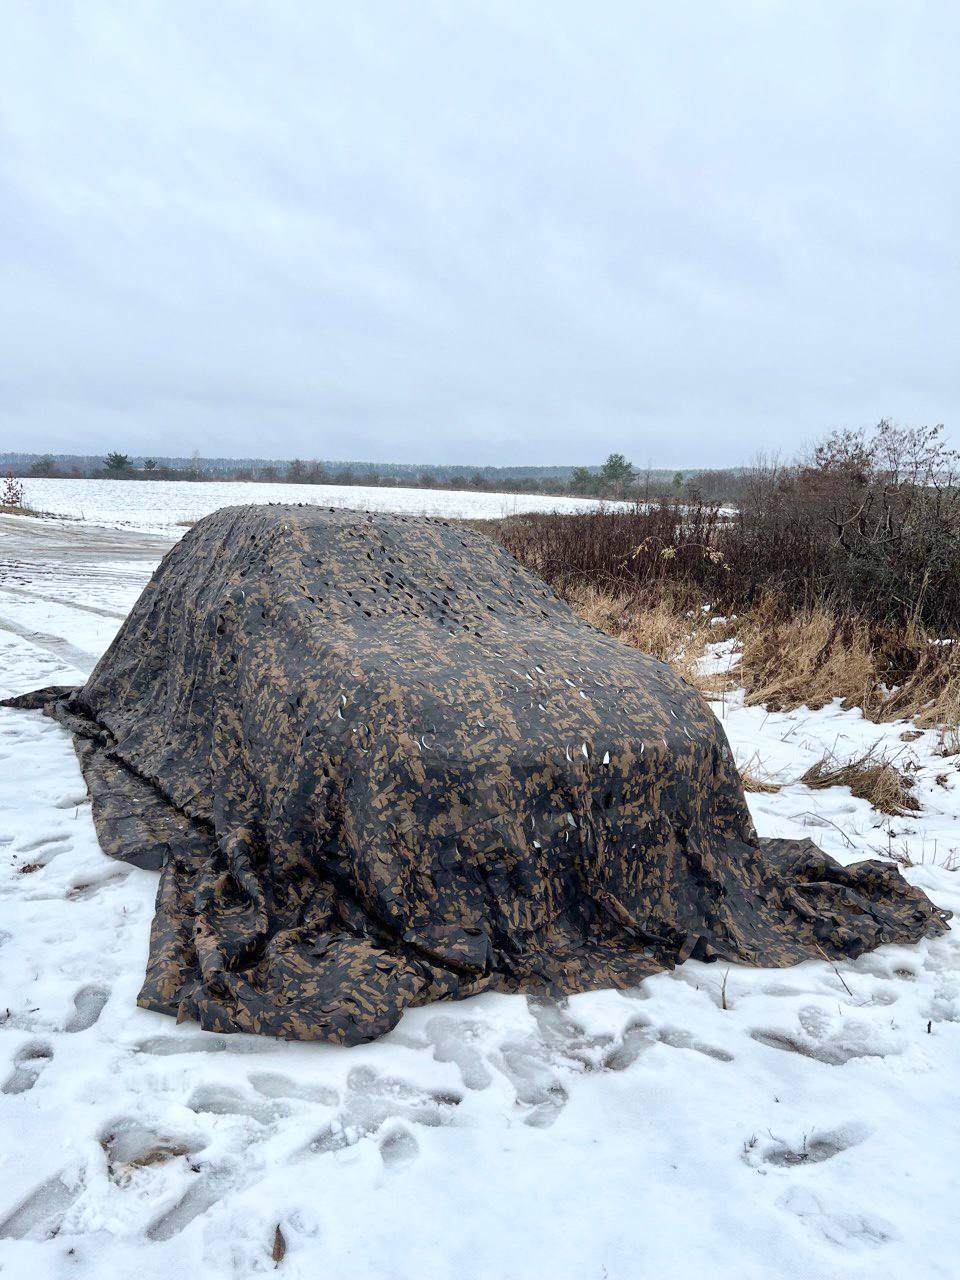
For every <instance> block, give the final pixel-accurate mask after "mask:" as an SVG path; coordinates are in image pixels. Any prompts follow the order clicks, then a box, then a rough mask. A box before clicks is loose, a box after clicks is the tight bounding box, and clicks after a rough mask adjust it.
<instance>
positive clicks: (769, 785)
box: [740, 768, 781, 795]
mask: <svg viewBox="0 0 960 1280" xmlns="http://www.w3.org/2000/svg"><path fill="white" fill-rule="evenodd" d="M740 781H741V782H742V783H743V789H744V791H757V792H760V793H761V794H762V795H772V794H773V792H775V791H779V790H780V787H781V784H780V783H779V782H772V781H771V780H770V779H769V778H761V777H760V776H759V775H758V774H756V773H754V772H753V771H752V770H751V769H747V768H744V769H741V770H740Z"/></svg>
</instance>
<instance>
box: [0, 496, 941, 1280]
mask: <svg viewBox="0 0 960 1280" xmlns="http://www.w3.org/2000/svg"><path fill="white" fill-rule="evenodd" d="M60 483H64V482H60ZM183 487H184V488H189V491H190V494H191V495H197V500H198V501H204V502H206V501H208V494H209V491H210V490H211V489H212V488H214V486H196V487H195V486H183ZM121 488H122V490H123V493H124V494H127V493H131V494H138V493H141V492H142V493H146V494H152V493H153V492H154V490H159V489H160V486H159V485H158V486H147V485H122V486H121ZM236 488H237V486H232V485H231V486H229V489H230V493H231V495H232V494H233V493H235V492H236ZM325 492H326V491H325ZM370 492H371V493H373V494H377V495H379V494H381V493H384V492H386V491H378V490H371V491H370ZM394 493H395V491H394ZM288 494H289V488H288V487H284V488H283V491H282V496H287V495H288ZM30 496H31V498H33V495H32V494H31V495H30ZM211 496H212V495H211ZM392 496H394V494H393V493H392V494H391V497H392ZM461 496H462V495H446V494H444V495H443V497H444V499H446V498H448V497H454V498H456V499H457V500H459V499H460V497H461ZM417 497H418V499H422V497H423V494H422V493H420V492H418V493H417ZM34 500H35V501H36V503H37V504H38V505H42V506H51V507H52V506H53V505H54V503H53V501H52V499H50V498H47V497H43V498H41V497H40V496H39V495H37V497H36V498H35V499H34ZM229 500H234V499H232V498H231V499H229ZM104 510H106V508H104ZM85 514H87V515H89V512H85ZM161 514H162V515H163V518H164V519H166V520H170V519H172V518H174V516H176V518H186V517H187V516H192V515H194V514H197V513H196V512H191V511H184V510H182V509H173V508H170V509H167V510H166V511H165V512H163V513H161ZM123 515H124V518H126V516H128V515H129V516H130V518H131V519H132V520H134V521H138V520H142V521H143V522H144V524H149V523H150V521H152V520H153V519H154V518H155V516H156V515H157V512H156V511H153V510H151V511H150V512H149V513H147V516H144V514H143V512H133V511H130V510H127V511H125V512H124V513H123ZM27 523H28V522H26V521H7V520H4V519H3V518H0V685H2V691H3V692H15V691H21V690H26V689H30V688H34V687H37V686H39V685H41V684H47V683H72V682H79V681H81V680H82V679H83V677H84V676H85V674H86V672H87V671H88V670H89V669H90V667H91V666H92V664H93V662H94V661H95V659H96V657H97V656H98V655H99V654H100V653H101V652H102V650H103V649H104V647H105V646H106V645H107V644H108V643H109V640H110V638H111V636H112V634H113V633H114V631H115V630H116V628H117V626H118V625H119V622H120V619H121V618H122V616H123V614H124V611H125V610H126V609H127V608H128V607H129V606H130V605H131V604H132V602H133V600H134V599H135V597H136V595H137V593H138V591H139V590H140V588H141V586H142V584H143V583H144V582H145V581H146V578H147V576H148V575H149V572H150V567H151V563H152V560H155V559H156V558H157V557H158V555H159V550H160V546H159V544H157V547H156V548H155V550H154V552H153V553H152V555H150V554H148V550H149V542H148V541H147V540H144V539H140V541H139V542H136V543H135V544H133V543H132V544H131V546H130V548H129V549H126V550H125V549H124V547H123V545H122V543H121V542H120V540H119V539H117V538H116V537H114V541H112V542H109V543H105V544H104V550H103V552H102V553H101V554H94V553H93V552H92V551H91V553H90V554H89V558H88V559H87V560H84V559H83V558H82V556H83V555H84V554H86V552H82V551H80V552H77V553H76V554H75V555H74V556H73V558H72V559H71V560H70V562H69V563H66V561H65V560H64V561H63V563H62V564H61V562H60V561H58V556H57V546H56V542H55V541H54V542H52V543H50V544H49V545H48V547H47V550H46V551H44V550H43V549H42V547H41V549H40V550H38V549H37V547H36V546H33V547H32V550H31V549H29V548H28V549H26V550H25V549H24V546H23V544H22V538H21V540H20V541H18V538H20V537H21V535H18V534H17V532H16V531H17V529H18V528H22V526H23V525H25V524H27ZM33 523H36V522H33ZM47 528H49V526H47ZM11 530H13V532H11ZM69 532H70V531H69V529H68V528H67V527H63V528H61V530H60V535H61V536H62V537H64V538H66V537H67V536H68V534H69ZM94 532H95V531H94ZM103 536H104V537H106V536H107V535H103ZM64 554H65V553H64ZM78 556H79V557H80V558H78ZM5 571H6V572H5ZM715 709H716V711H717V713H718V714H719V715H721V716H722V718H723V721H724V724H725V726H726V729H727V732H728V734H729V736H730V739H731V742H732V745H733V748H734V751H735V753H736V755H737V757H738V759H739V760H740V761H741V762H742V763H746V762H748V761H749V762H750V765H751V768H752V770H753V772H755V773H756V772H769V773H773V774H775V775H776V776H777V777H779V778H780V779H782V780H783V781H785V782H787V783H788V785H786V786H784V788H783V789H782V790H781V791H779V792H777V793H776V794H770V795H757V796H752V797H751V805H752V809H753V812H754V816H755V818H756V822H757V826H758V828H759V830H760V832H761V833H762V834H766V835H812V836H813V837H814V838H815V839H816V840H817V841H818V843H820V844H821V845H822V846H823V847H824V848H826V849H827V850H829V852H831V853H832V854H834V855H835V856H837V857H838V858H840V859H841V860H843V861H851V860H855V859H857V858H861V857H865V856H867V857H873V856H878V855H880V854H884V853H886V852H888V851H889V850H893V851H895V852H897V853H898V854H899V855H900V856H903V857H908V858H909V859H910V860H911V861H912V862H913V864H914V865H913V866H912V867H911V868H910V869H909V870H907V872H906V874H907V876H908V878H909V879H910V880H911V881H912V882H913V883H915V884H918V885H921V886H922V887H923V888H924V889H925V890H926V891H927V892H928V893H929V894H930V895H931V896H932V897H933V898H934V899H935V900H936V901H937V902H939V903H940V904H942V905H943V906H945V907H948V908H951V909H953V910H954V911H960V872H957V871H953V870H950V869H949V868H950V867H952V866H954V865H956V861H957V859H958V856H960V775H958V772H957V767H958V761H957V759H956V758H954V759H944V758H942V757H940V756H937V755H936V754H935V752H934V748H935V745H936V735H935V734H933V733H932V732H926V733H924V734H922V735H921V736H920V737H919V738H917V739H915V740H913V741H910V742H908V743H905V742H903V741H902V740H901V736H900V735H901V733H903V732H904V730H905V729H906V728H908V726H906V725H902V724H901V725H882V726H878V725H872V724H869V723H867V722H864V720H863V719H862V717H861V716H860V714H859V713H857V712H844V711H842V710H841V709H840V708H839V707H836V706H834V707H829V708H827V709H825V710H823V711H819V712H809V711H806V710H801V711H797V712H793V713H790V714H766V713H764V711H762V710H761V709H758V708H747V707H744V706H743V704H742V700H741V699H740V698H738V697H736V696H733V697H728V698H727V699H726V700H725V702H724V703H723V704H721V703H718V704H716V707H715ZM873 743H880V744H883V745H885V746H887V747H889V748H890V749H896V750H900V751H902V752H903V754H902V756H901V758H900V763H901V764H903V763H905V762H906V761H907V760H911V761H914V762H915V763H916V774H915V777H916V780H917V782H916V795H917V797H918V799H919V800H920V802H921V805H922V809H921V812H920V813H919V814H917V815H916V816H911V817H908V818H894V819H890V818H884V817H882V816H881V815H880V814H878V813H877V812H875V811H874V810H872V809H871V808H870V806H869V805H868V804H867V803H866V802H864V801H861V800H856V799H853V798H851V796H850V794H849V792H848V791H846V790H845V789H840V788H837V789H833V790H830V791H816V792H815V791H811V790H809V789H808V788H806V787H805V786H803V785H801V784H799V783H797V782H795V781H793V780H794V779H796V778H797V777H798V776H799V775H800V774H801V773H802V772H803V771H804V770H805V769H806V768H807V766H808V765H809V764H811V763H812V762H813V761H814V760H815V759H816V758H818V757H819V756H820V755H821V754H822V752H823V751H824V750H825V749H829V750H830V751H832V752H833V753H834V754H835V755H838V756H841V757H842V756H845V755H848V754H849V755H852V754H856V753H858V752H860V751H862V750H863V748H864V746H866V745H869V744H873ZM156 880H157V877H156V874H155V873H150V872H145V871H139V870H136V869H134V868H131V867H128V866H126V865H123V864H120V863H117V862H113V861H111V860H109V859H108V858H106V857H105V856H104V855H103V854H102V853H101V852H100V850H99V848H98V845H97V841H96V837H95V834H94V829H93V825H92V823H91V819H90V808H89V804H88V803H87V800H86V793H85V789H84V786H83V783H82V780H81V776H80V773H79V770H78V767H77V764H76V761H75V759H74V755H73V750H72V747H71V744H70V740H69V738H68V736H67V734H66V733H65V732H64V731H63V730H61V729H60V728H59V727H58V726H57V725H56V724H54V723H53V722H51V721H49V720H46V719H44V718H43V717H42V716H40V715H39V714H36V713H28V712H15V711H10V710H2V711H0V1024H2V1025H0V1090H2V1095H0V1132H2V1134H3V1142H2V1143H0V1273H2V1274H3V1275H4V1276H10V1277H13V1278H15V1280H21V1278H24V1280H26V1278H29V1280H43V1278H44V1277H68V1276H69V1277H96V1278H97V1280H101V1278H102V1280H106V1278H107V1277H115V1276H116V1277H128V1276H136V1277H137V1280H151V1278H153V1277H156V1278H157V1280H169V1278H170V1277H172V1276H184V1275H196V1276H203V1277H245V1276H252V1275H257V1274H260V1273H264V1272H268V1271H272V1270H273V1269H274V1267H275V1263H274V1261H273V1260H272V1257H271V1253H272V1251H273V1249H274V1245H275V1242H276V1240H277V1227H278V1226H279V1228H280V1232H281V1235H282V1237H283V1240H284V1242H285V1249H286V1253H285V1257H284V1258H283V1260H282V1262H280V1263H279V1266H278V1267H277V1270H278V1273H279V1274H280V1275H288V1276H291V1277H299V1278H303V1280H307V1278H309V1280H315V1278H319V1277H331V1278H333V1277H336V1278H337V1280H339V1278H341V1277H350V1280H366V1278H368V1277H369V1278H371V1280H372V1278H374V1277H376V1278H377V1280H450V1278H453V1277H456V1280H540V1278H541V1277H542V1278H543V1280H646V1278H647V1277H657V1280H660V1278H661V1277H672V1276H681V1277H683V1276H696V1277H703V1278H704V1280H707V1278H709V1280H728V1278H729V1280H779V1278H780V1277H797V1278H798V1280H799V1278H800V1277H803V1278H804V1280H829V1278H831V1277H837V1278H840V1277H843V1278H844V1280H847V1278H850V1277H869V1278H870V1280H880V1278H881V1277H883V1278H889V1280H904V1277H908V1276H909V1277H911V1278H912V1280H926V1278H927V1277H942V1278H943V1280H953V1278H954V1277H955V1276H957V1275H958V1274H960V1226H958V1213H957V1174H956V1165H957V1153H958V1150H960V1143H958V1139H960V1108H958V1106H957V1097H958V1094H960V930H958V929H957V928H954V930H953V931H952V932H951V934H949V935H948V936H946V937H945V938H942V939H939V940H937V941H934V942H926V943H923V944H920V945H919V946H916V947H885V948H883V949H881V950H880V951H878V952H876V953H874V954H871V955H868V956H865V957H863V958H862V959H860V960H859V961H857V962H855V963H848V964H841V965H838V966H836V967H834V966H832V965H830V964H828V963H826V962H824V963H819V962H811V963H807V964H804V965H801V966H799V967H797V968H793V969H788V970H779V971H775V970H746V969H740V968H735V967H734V968H731V969H730V970H729V971H728V972H727V971H724V972H719V971H718V969H717V967H715V966H714V967H710V966H704V965H702V964H698V963H695V962H688V963H687V964H685V965H683V966H682V967H681V968H680V969H678V970H677V971H676V972H674V973H672V974H666V975H661V976H658V977H655V978H652V979H649V980H648V981H646V982H644V983H643V984H642V986H640V987H639V988H637V989H635V990H631V991H626V992H598V993H593V994H589V995H582V996H577V997H574V998H572V999H570V1000H569V1002H567V1003H566V1004H555V1003H552V1002H547V1001H539V1000H532V999H531V1000H526V999H524V998H523V997H520V996H493V995H489V996H482V997H479V998H476V999H473V1000H470V1001H466V1002H463V1003H462V1004H456V1005H445V1006H441V1005H435V1006H433V1007H430V1008H426V1009H420V1010H416V1011H414V1012H413V1013H410V1014H408V1015H407V1016H405V1017H404V1019H403V1021H402V1023H401V1024H400V1026H399V1027H398V1028H397V1029H396V1030H395V1031H394V1032H393V1033H392V1034H390V1035H389V1036H387V1037H385V1038H384V1039H383V1040H382V1041H379V1042H377V1043H375V1044H372V1045H368V1046H364V1047H360V1048H356V1049H349V1050H348V1049H340V1048H334V1047H331V1046H323V1045H308V1044H283V1043H277V1042H273V1041H270V1040H266V1039H256V1038H251V1037H223V1036H216V1035H211V1034H207V1033H204V1032H201V1031H199V1030H198V1029H197V1028H196V1027H195V1026H192V1025H189V1024H184V1025H179V1026H178V1025H176V1024H175V1023H174V1022H173V1021H172V1020H170V1019H167V1018H164V1017H162V1016H161V1015H158V1014H153V1013H147V1012H144V1011H143V1010H139V1009H137V1007H136V1004H135V999H136V993H137V990H138V987H139V985H140V981H141V977H142V974H143V968H144V962H145V958H146V954H147V942H148V930H149V925H150V920H151V917H152V913H153V897H154V892H155V888H156ZM724 981H725V998H722V997H721V984H723V983H724ZM724 1005H726V1007H724Z"/></svg>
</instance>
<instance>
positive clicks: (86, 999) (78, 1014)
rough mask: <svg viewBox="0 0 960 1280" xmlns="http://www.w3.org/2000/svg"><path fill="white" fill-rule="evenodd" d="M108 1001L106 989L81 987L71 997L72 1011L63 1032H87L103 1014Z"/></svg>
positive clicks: (108, 996)
mask: <svg viewBox="0 0 960 1280" xmlns="http://www.w3.org/2000/svg"><path fill="white" fill-rule="evenodd" d="M109 999H110V992H109V990H108V989H107V988H106V987H98V986H89V987H81V988H80V990H79V991H78V992H77V993H76V995H75V996H74V997H73V1003H74V1011H73V1014H72V1016H71V1018H70V1020H69V1021H68V1022H67V1024H66V1026H65V1027H64V1028H63V1029H64V1031H87V1030H89V1028H90V1027H92V1026H93V1024H94V1023H95V1022H96V1021H97V1019H98V1018H99V1017H100V1015H101V1013H103V1007H104V1005H105V1004H106V1003H107V1001H108V1000H109Z"/></svg>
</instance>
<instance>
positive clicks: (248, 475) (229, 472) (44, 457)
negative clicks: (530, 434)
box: [0, 450, 751, 500]
mask: <svg viewBox="0 0 960 1280" xmlns="http://www.w3.org/2000/svg"><path fill="white" fill-rule="evenodd" d="M0 471H2V472H4V473H9V474H12V475H14V476H18V477H22V478H28V477H31V476H33V477H51V478H57V477H60V478H63V479H112V480H130V481H137V480H140V481H151V480H190V481H195V482H197V483H202V482H203V481H210V480H260V481H266V482H269V483H280V484H337V485H348V484H359V485H371V486H377V487H404V488H419V489H473V490H478V491H481V492H483V491H489V492H496V493H544V494H556V495H567V494H570V495H575V496H582V497H599V498H616V499H627V500H631V499H636V500H642V499H645V498H655V497H658V496H664V495H676V494H678V493H681V492H682V493H688V494H689V493H691V492H696V493H697V494H698V495H699V496H702V497H704V498H707V499H715V500H727V499H732V500H735V499H736V497H737V496H738V492H739V491H740V490H741V489H742V488H743V485H744V484H745V482H746V478H747V477H748V476H749V474H750V472H751V469H750V468H745V467H744V468H732V469H728V470H726V471H695V470H690V469H686V470H677V471H672V470H650V469H648V468H640V467H636V466H634V465H633V464H632V463H631V462H630V461H628V459H627V458H626V457H625V455H624V454H622V453H612V454H610V456H609V457H608V458H607V459H606V461H605V462H602V463H598V464H596V465H594V466H585V467H562V466H553V467H476V466H452V465H439V464H437V465H434V464H422V465H414V464H408V463H399V462H375V463H368V462H329V461H315V460H314V461H304V460H303V459H300V458H294V459H292V460H290V459H282V458H201V457H200V456H199V455H198V454H194V455H193V456H192V457H190V458H183V457H140V456H138V455H135V454H127V453H121V452H120V451H118V450H113V451H111V452H109V453H107V454H73V453H45V454H37V453H0Z"/></svg>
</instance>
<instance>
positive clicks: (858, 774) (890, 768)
mask: <svg viewBox="0 0 960 1280" xmlns="http://www.w3.org/2000/svg"><path fill="white" fill-rule="evenodd" d="M894 758H895V757H894ZM800 781H801V782H804V783H806V785H807V786H808V787H812V788H813V789H814V790H816V791H822V790H824V789H825V788H827V787H849V788H850V791H851V793H852V794H853V795H855V796H858V797H859V798H860V799H861V800H866V801H867V803H868V804H871V805H873V807H874V809H877V810H879V812H880V813H886V814H890V815H891V816H892V817H902V816H903V815H904V814H906V813H916V811H917V810H918V809H919V808H920V805H919V804H918V802H917V799H916V797H915V796H914V795H913V794H912V791H913V779H912V778H910V777H908V776H907V774H906V773H904V772H903V771H902V770H900V769H898V768H897V767H896V765H895V764H894V763H893V758H890V757H887V756H884V755H882V754H881V753H880V752H878V751H868V752H867V753H866V754H865V755H862V756H858V757H857V758H856V759H853V760H845V761H841V760H837V759H836V757H834V756H832V755H830V754H829V753H828V754H827V755H825V756H823V757H822V759H820V760H818V761H817V763H816V764H815V765H812V766H811V767H810V768H809V769H808V770H807V772H806V773H805V774H804V775H803V776H802V777H801V779H800Z"/></svg>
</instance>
